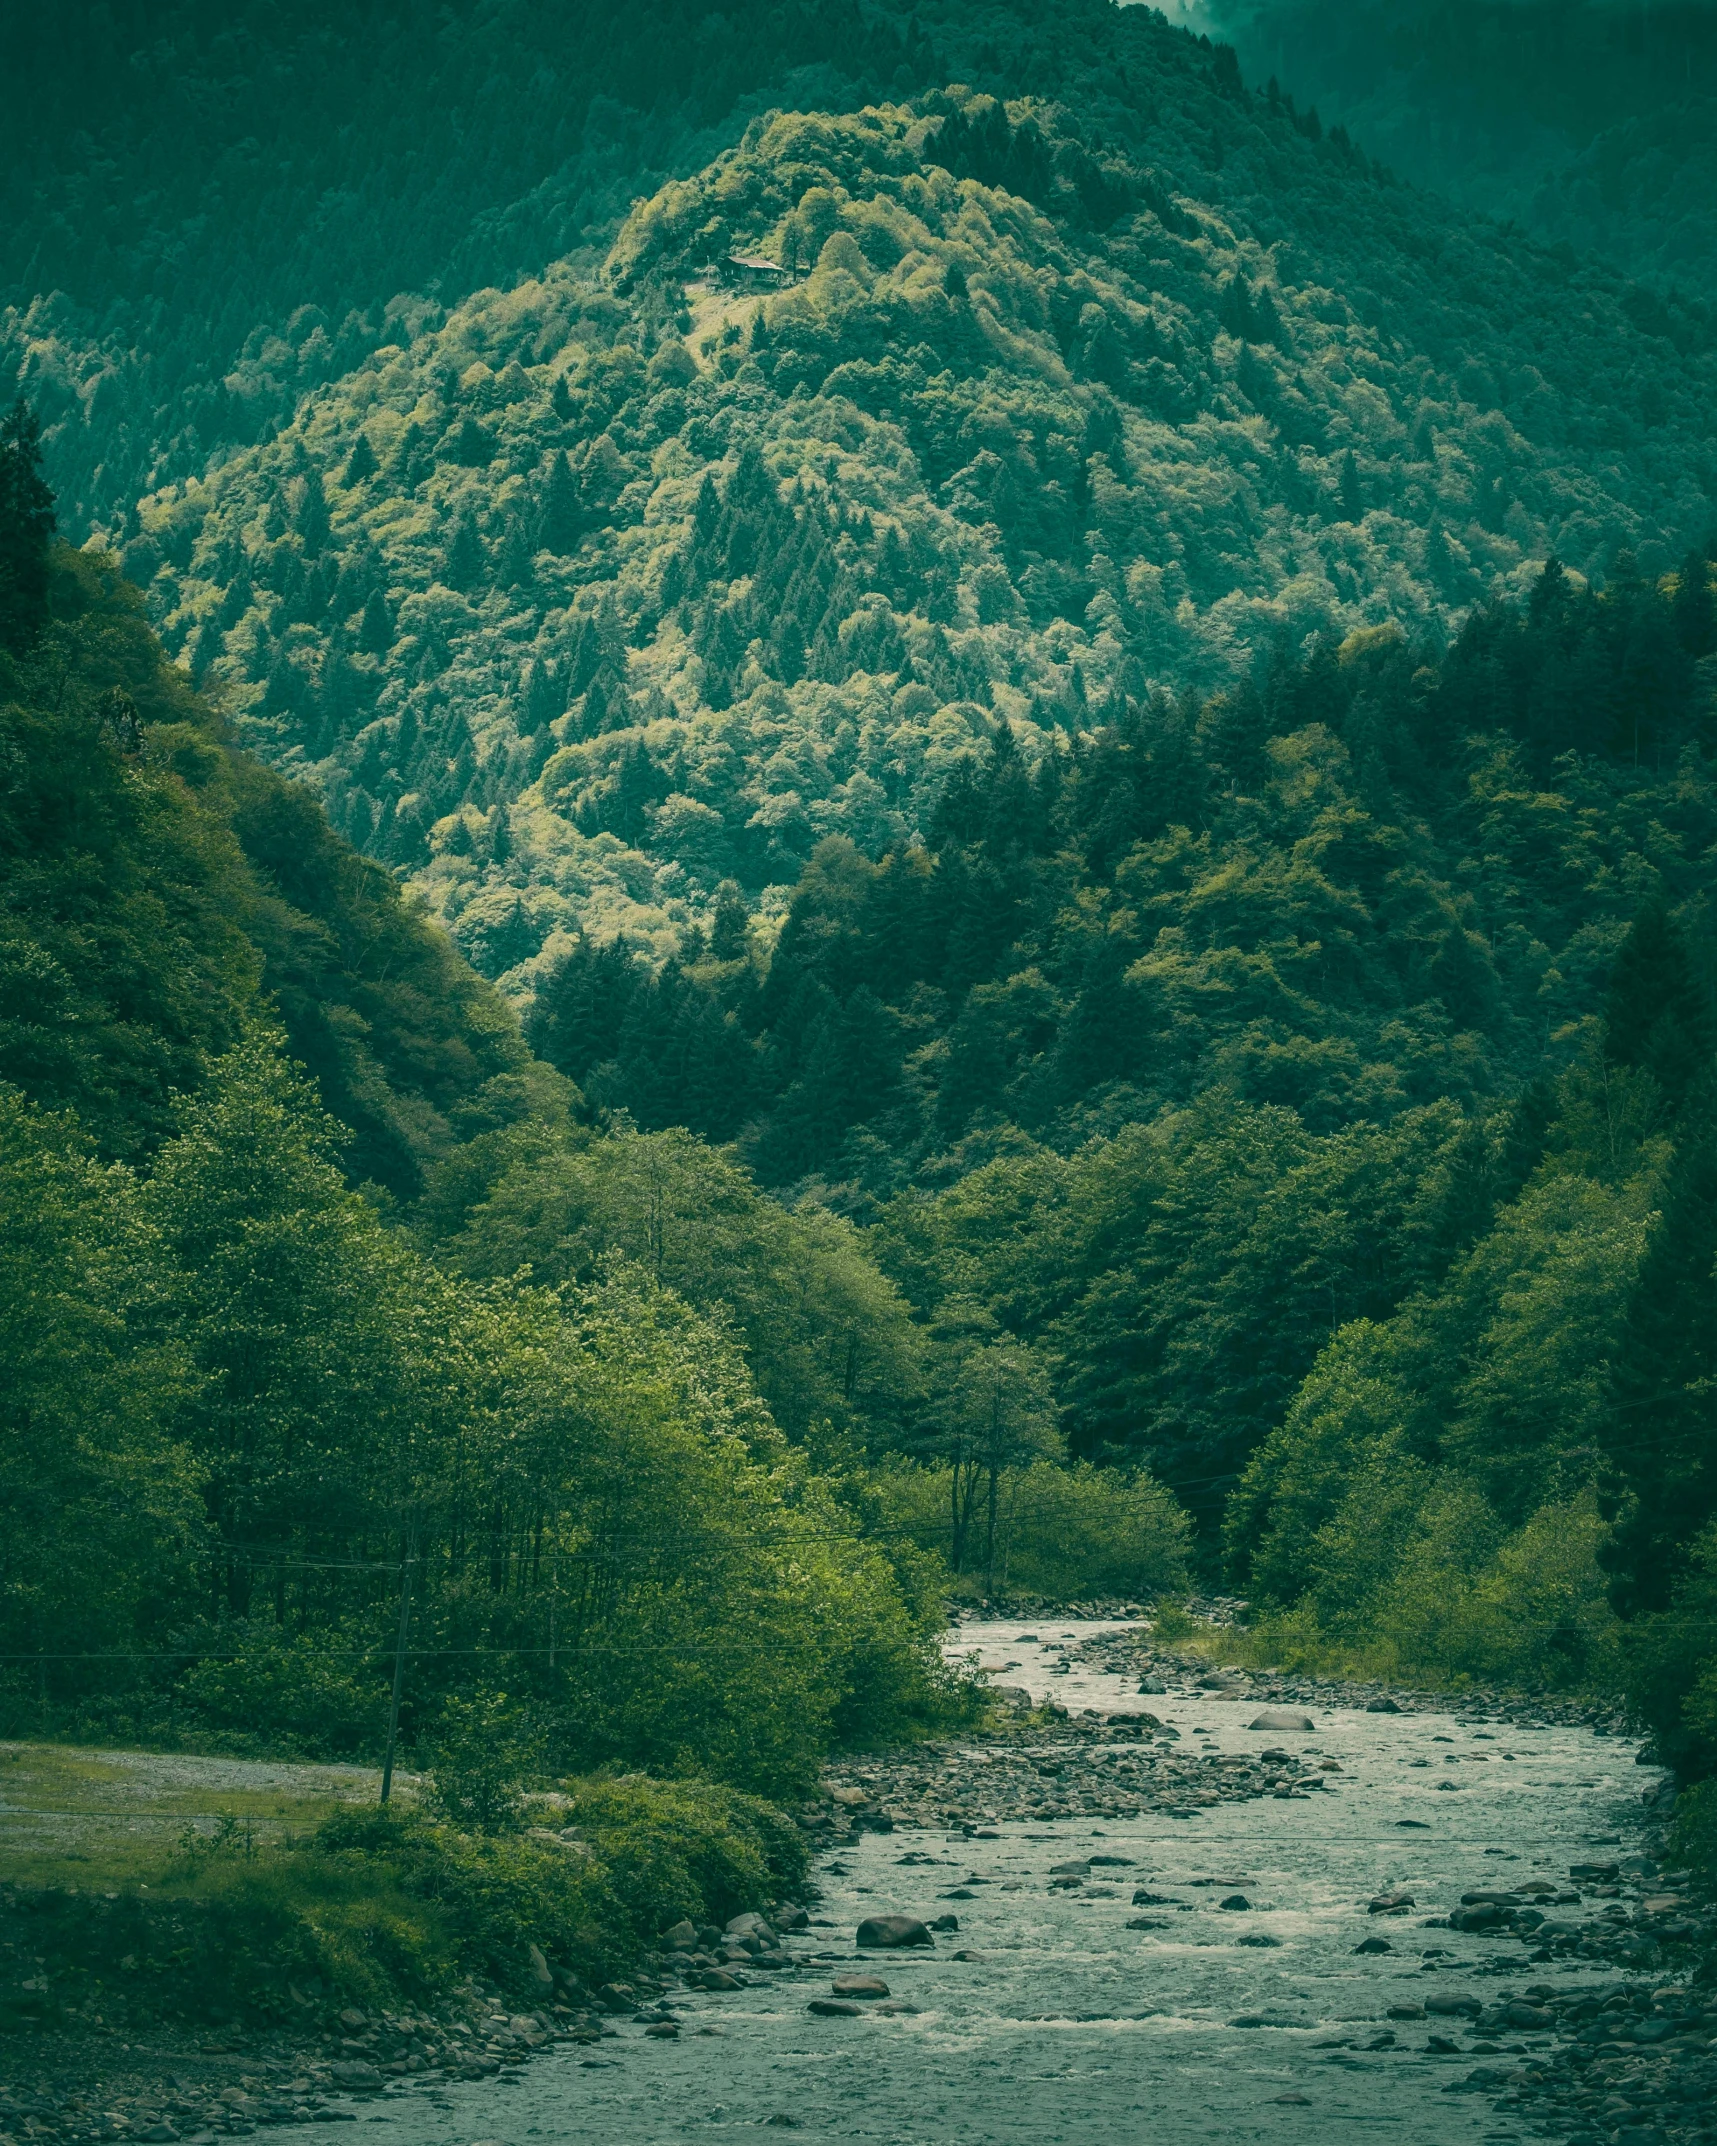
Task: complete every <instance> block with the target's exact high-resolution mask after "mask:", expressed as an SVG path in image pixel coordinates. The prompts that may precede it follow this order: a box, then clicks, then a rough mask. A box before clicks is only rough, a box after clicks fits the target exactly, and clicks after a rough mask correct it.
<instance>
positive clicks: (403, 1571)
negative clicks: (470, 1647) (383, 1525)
mask: <svg viewBox="0 0 1717 2146" xmlns="http://www.w3.org/2000/svg"><path fill="white" fill-rule="evenodd" d="M415 1563H416V1559H415V1558H414V1556H413V1555H412V1538H411V1536H410V1535H409V1534H408V1535H407V1537H406V1539H405V1549H404V1553H403V1555H402V1556H401V1558H400V1565H399V1632H398V1635H397V1637H396V1638H395V1640H394V1648H393V1699H392V1702H391V1704H390V1705H389V1707H388V1748H387V1756H386V1758H384V1759H383V1761H382V1801H383V1802H384V1803H386V1802H387V1800H388V1798H389V1797H390V1796H391V1795H392V1794H393V1755H394V1747H395V1746H396V1745H397V1744H398V1742H399V1697H400V1692H401V1690H402V1689H403V1687H404V1684H405V1643H406V1640H407V1638H408V1636H409V1635H410V1632H411V1568H412V1566H413V1565H414V1564H415Z"/></svg>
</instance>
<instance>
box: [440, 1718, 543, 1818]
mask: <svg viewBox="0 0 1717 2146" xmlns="http://www.w3.org/2000/svg"><path fill="white" fill-rule="evenodd" d="M541 1741H542V1737H541V1731H540V1729H539V1728H538V1727H537V1726H536V1725H535V1724H534V1723H533V1721H532V1719H531V1716H530V1714H529V1712H528V1711H527V1709H525V1708H524V1707H522V1706H520V1705H518V1704H517V1702H516V1701H514V1700H510V1699H509V1698H508V1697H507V1695H506V1693H505V1692H479V1693H478V1694H477V1695H476V1696H475V1697H473V1698H468V1699H465V1698H459V1697H457V1696H454V1697H450V1698H447V1699H444V1700H443V1701H442V1702H441V1718H440V1721H439V1723H438V1725H437V1728H436V1733H435V1736H434V1738H433V1740H432V1742H431V1743H430V1746H429V1750H428V1754H427V1755H428V1758H429V1763H430V1768H431V1774H430V1791H429V1802H430V1808H431V1809H432V1810H433V1811H435V1812H436V1813H437V1814H438V1815H439V1816H440V1817H442V1818H445V1819H446V1820H447V1822H448V1823H449V1824H450V1825H454V1826H463V1827H466V1828H469V1829H470V1830H472V1831H474V1832H478V1833H511V1832H516V1831H517V1830H518V1828H519V1826H520V1825H521V1824H522V1823H523V1820H524V1802H523V1799H522V1797H521V1795H520V1793H519V1784H520V1782H521V1781H522V1780H523V1778H524V1776H525V1775H526V1774H527V1773H529V1772H530V1771H531V1768H532V1766H533V1764H534V1763H535V1760H536V1757H537V1753H538V1750H539V1748H540V1745H541Z"/></svg>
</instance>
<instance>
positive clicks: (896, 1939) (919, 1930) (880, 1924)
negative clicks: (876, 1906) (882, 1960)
mask: <svg viewBox="0 0 1717 2146" xmlns="http://www.w3.org/2000/svg"><path fill="white" fill-rule="evenodd" d="M858 1941H859V1943H860V1944H861V1945H862V1946H864V1947H865V1948H866V1950H867V1951H868V1950H877V1951H885V1952H893V1951H897V1950H899V1949H900V1948H901V1947H903V1946H907V1945H930V1944H934V1943H935V1940H934V1938H932V1937H931V1935H930V1932H929V1930H928V1929H926V1927H925V1926H924V1924H923V1923H921V1922H920V1921H919V1920H918V1918H917V1916H916V1915H867V1916H866V1917H865V1919H864V1921H863V1922H861V1923H860V1924H859V1926H858Z"/></svg>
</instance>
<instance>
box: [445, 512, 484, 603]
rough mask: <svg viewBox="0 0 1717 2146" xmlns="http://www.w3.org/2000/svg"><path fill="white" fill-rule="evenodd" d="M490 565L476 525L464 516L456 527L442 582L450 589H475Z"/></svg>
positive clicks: (467, 516)
mask: <svg viewBox="0 0 1717 2146" xmlns="http://www.w3.org/2000/svg"><path fill="white" fill-rule="evenodd" d="M488 565H489V562H488V560H487V558H486V557H485V556H484V553H483V543H482V539H481V538H480V537H479V536H478V534H477V530H476V526H475V524H474V523H473V522H472V520H471V517H470V516H469V515H468V514H462V515H461V516H460V517H459V520H458V522H457V523H456V524H455V525H454V530H453V541H452V542H451V543H450V544H449V545H448V547H447V556H446V559H445V560H444V561H443V563H442V568H441V578H442V580H443V581H445V582H446V584H447V586H448V587H449V588H450V589H461V590H470V589H474V588H476V587H477V585H478V584H479V583H480V582H481V581H482V579H483V577H484V575H485V574H486V573H487V571H488Z"/></svg>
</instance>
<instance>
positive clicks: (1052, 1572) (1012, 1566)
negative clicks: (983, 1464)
mask: <svg viewBox="0 0 1717 2146" xmlns="http://www.w3.org/2000/svg"><path fill="white" fill-rule="evenodd" d="M873 1481H874V1483H875V1486H876V1490H877V1493H878V1496H879V1499H880V1502H881V1506H882V1510H883V1512H884V1513H885V1514H886V1516H887V1520H888V1524H889V1525H891V1526H892V1527H895V1528H899V1529H901V1530H903V1531H904V1532H905V1533H906V1534H907V1536H908V1537H909V1538H910V1539H911V1540H912V1541H914V1542H916V1543H917V1544H919V1545H920V1546H921V1547H922V1548H924V1549H926V1550H934V1551H936V1552H937V1553H938V1554H939V1555H940V1556H941V1557H942V1558H943V1559H944V1560H946V1561H947V1563H948V1564H949V1565H952V1563H953V1539H954V1534H953V1522H952V1517H951V1512H950V1507H951V1503H952V1481H953V1479H952V1471H951V1470H950V1469H949V1468H946V1467H917V1466H914V1465H912V1464H911V1463H910V1462H905V1461H897V1462H894V1463H892V1464H891V1465H888V1466H885V1467H883V1468H879V1469H878V1470H877V1472H876V1474H875V1476H874V1478H873ZM1001 1512H1002V1538H1003V1548H1004V1554H1003V1559H1002V1567H1001V1570H1002V1578H1003V1584H1006V1585H1011V1586H1014V1587H1018V1588H1022V1589H1024V1590H1025V1591H1027V1592H1029V1593H1032V1594H1042V1595H1050V1596H1059V1597H1061V1598H1062V1599H1064V1600H1070V1599H1075V1598H1077V1597H1079V1596H1081V1595H1091V1594H1122V1595H1134V1596H1139V1597H1144V1598H1148V1597H1150V1596H1153V1595H1157V1594H1161V1593H1165V1592H1168V1591H1171V1590H1173V1589H1174V1588H1177V1587H1184V1586H1185V1585H1186V1579H1187V1550H1188V1542H1189V1537H1190V1533H1191V1523H1190V1522H1189V1520H1188V1519H1187V1516H1186V1514H1185V1513H1184V1512H1182V1511H1181V1509H1180V1507H1179V1506H1178V1505H1177V1504H1176V1503H1175V1500H1174V1498H1173V1497H1172V1496H1171V1495H1170V1493H1169V1492H1168V1491H1166V1490H1165V1489H1164V1488H1163V1486H1162V1485H1161V1484H1160V1483H1158V1482H1157V1481H1156V1480H1155V1479H1154V1478H1153V1477H1152V1476H1149V1475H1147V1474H1144V1473H1143V1472H1140V1473H1138V1474H1132V1475H1130V1474H1127V1473H1124V1472H1123V1471H1122V1470H1121V1469H1119V1468H1093V1467H1091V1466H1090V1465H1089V1464H1088V1463H1086V1462H1083V1461H1080V1462H1076V1463H1074V1464H1073V1465H1072V1466H1060V1465H1058V1464H1057V1463H1055V1462H1053V1461H1047V1460H1039V1461H1034V1462H1033V1463H1032V1464H1031V1465H1030V1466H1029V1467H1025V1468H1010V1469H1008V1470H1006V1471H1005V1472H1004V1474H1003V1476H1002V1479H1001Z"/></svg>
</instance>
